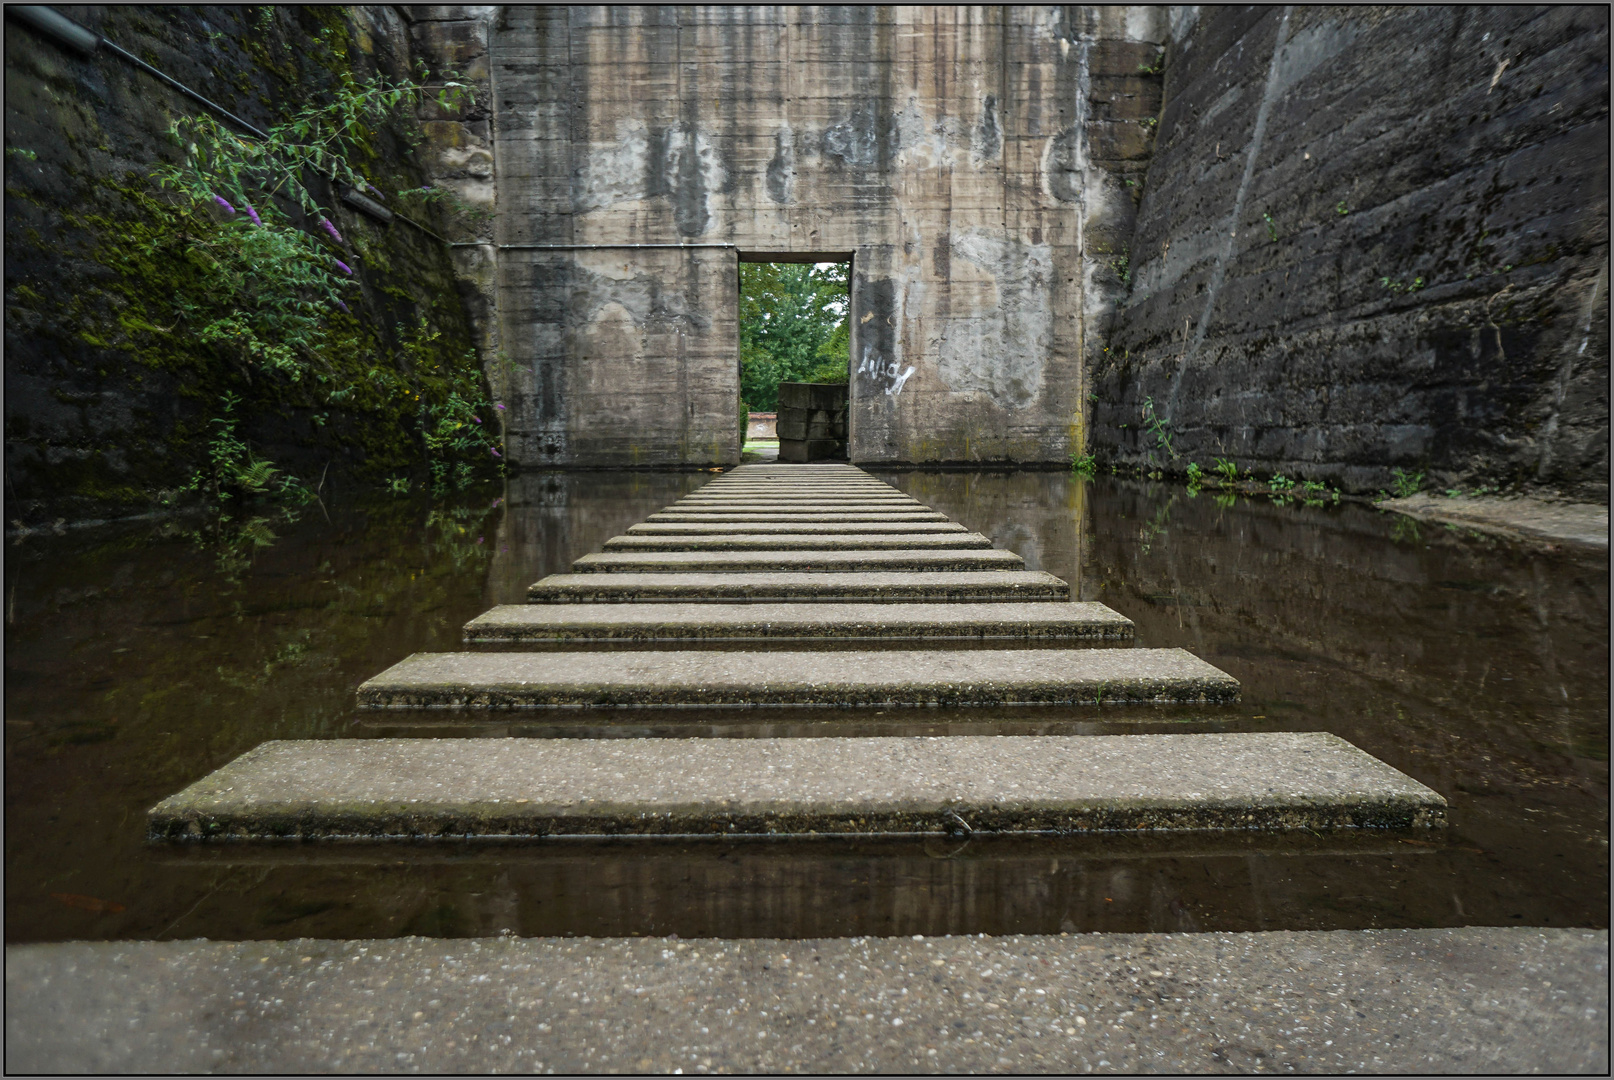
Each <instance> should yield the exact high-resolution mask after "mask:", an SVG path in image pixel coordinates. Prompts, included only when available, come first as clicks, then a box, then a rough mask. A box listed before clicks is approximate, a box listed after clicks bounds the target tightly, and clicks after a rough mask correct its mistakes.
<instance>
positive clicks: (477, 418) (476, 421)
mask: <svg viewBox="0 0 1614 1080" xmlns="http://www.w3.org/2000/svg"><path fill="white" fill-rule="evenodd" d="M481 422H482V418H481V417H480V416H473V417H471V423H473V424H480V423H481Z"/></svg>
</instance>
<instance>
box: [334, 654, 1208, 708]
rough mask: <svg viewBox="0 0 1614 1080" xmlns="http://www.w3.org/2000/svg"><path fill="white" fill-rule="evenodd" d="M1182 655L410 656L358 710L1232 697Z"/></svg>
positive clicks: (364, 694) (365, 687)
mask: <svg viewBox="0 0 1614 1080" xmlns="http://www.w3.org/2000/svg"><path fill="white" fill-rule="evenodd" d="M1238 696H1239V684H1238V680H1236V679H1234V678H1233V677H1232V676H1230V675H1228V674H1227V673H1226V672H1223V671H1221V670H1219V669H1217V668H1215V667H1212V666H1211V665H1210V664H1207V663H1206V662H1205V661H1203V660H1201V659H1199V658H1198V657H1197V656H1194V655H1193V654H1192V653H1190V652H1187V651H1185V650H1183V649H1052V648H1042V649H980V650H966V651H958V650H937V649H900V650H899V649H892V650H883V651H880V652H865V651H858V650H848V651H844V652H840V651H837V652H823V651H810V652H809V651H790V650H768V651H747V652H710V651H702V650H681V651H656V652H493V653H479V652H457V653H415V654H414V655H412V656H410V657H407V658H406V659H404V660H402V661H400V662H399V663H397V664H394V665H393V666H392V667H390V668H388V669H387V670H386V671H383V672H382V673H381V674H379V675H377V676H375V677H374V678H373V679H370V680H368V681H367V682H365V683H363V684H361V685H360V686H359V694H358V697H359V705H360V706H361V707H363V708H373V709H386V708H401V709H415V708H439V709H543V708H556V707H584V708H664V707H675V708H677V707H688V706H701V707H718V708H755V707H762V706H781V705H783V706H833V707H839V708H874V707H880V708H890V707H904V706H905V707H927V706H928V707H944V708H945V707H967V706H995V705H1069V704H1102V703H1105V702H1109V703H1123V702H1141V703H1160V704H1169V703H1185V702H1213V703H1226V702H1233V701H1237V700H1238Z"/></svg>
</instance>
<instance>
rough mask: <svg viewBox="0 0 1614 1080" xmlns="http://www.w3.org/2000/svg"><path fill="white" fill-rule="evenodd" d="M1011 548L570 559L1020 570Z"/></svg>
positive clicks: (707, 566) (803, 568) (666, 564)
mask: <svg viewBox="0 0 1614 1080" xmlns="http://www.w3.org/2000/svg"><path fill="white" fill-rule="evenodd" d="M1025 565H1026V564H1025V560H1024V559H1022V558H1020V556H1018V555H1016V554H1015V553H1014V552H1012V551H1000V550H998V549H997V548H994V547H991V546H990V545H988V546H987V547H984V548H964V549H959V548H941V549H938V550H925V549H922V548H920V549H915V548H906V549H899V550H895V551H882V550H874V549H864V550H859V551H842V550H838V549H834V550H827V551H826V550H812V549H809V550H805V551H804V550H799V549H798V550H785V551H727V550H719V551H644V552H635V551H600V552H594V553H593V554H589V555H584V556H583V557H582V558H580V559H577V560H575V561H574V562H573V563H572V572H573V573H576V574H600V573H606V574H621V573H627V574H635V573H637V574H668V573H696V574H702V573H704V574H712V573H719V572H725V573H726V572H736V573H756V572H759V571H784V572H812V573H844V572H851V571H868V570H883V571H888V572H890V571H939V570H1004V571H1009V570H1023V569H1025Z"/></svg>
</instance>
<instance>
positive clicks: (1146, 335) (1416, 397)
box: [1092, 6, 1609, 501]
mask: <svg viewBox="0 0 1614 1080" xmlns="http://www.w3.org/2000/svg"><path fill="white" fill-rule="evenodd" d="M1173 11H1174V14H1173V15H1172V20H1173V24H1172V27H1171V41H1170V44H1169V47H1168V51H1167V54H1166V59H1165V105H1164V108H1163V111H1162V112H1161V114H1160V120H1159V135H1158V141H1157V143H1156V148H1155V154H1154V158H1153V160H1152V162H1151V163H1150V164H1149V167H1148V173H1147V187H1146V192H1145V194H1144V196H1143V199H1142V203H1141V208H1140V210H1139V213H1138V217H1137V223H1136V231H1135V233H1134V235H1133V236H1132V238H1131V241H1130V251H1129V264H1128V269H1129V271H1130V282H1129V288H1128V290H1127V291H1126V292H1125V294H1124V296H1123V297H1122V303H1121V306H1120V307H1119V308H1118V309H1117V310H1116V311H1115V312H1114V314H1113V317H1112V319H1111V321H1110V325H1109V327H1108V330H1107V334H1106V335H1105V340H1104V342H1103V347H1102V349H1101V350H1100V353H1101V357H1102V358H1101V360H1100V362H1099V363H1098V364H1097V365H1096V366H1095V371H1094V377H1093V386H1092V392H1093V394H1094V396H1095V401H1094V404H1093V410H1094V424H1095V429H1094V443H1095V445H1096V447H1097V448H1098V450H1099V452H1100V456H1101V457H1107V458H1109V459H1111V460H1115V461H1119V462H1124V463H1130V464H1147V463H1150V462H1153V463H1154V464H1156V465H1163V466H1164V467H1166V468H1168V469H1175V470H1178V471H1180V470H1181V469H1182V468H1184V467H1185V465H1186V462H1187V461H1189V460H1196V461H1197V462H1199V463H1200V464H1201V466H1205V465H1207V464H1208V463H1209V460H1210V458H1211V457H1212V456H1225V457H1229V458H1232V459H1234V460H1235V461H1236V462H1237V463H1238V464H1239V465H1240V466H1241V467H1245V468H1253V469H1255V470H1256V471H1257V472H1258V473H1272V472H1282V473H1285V474H1287V475H1289V476H1291V477H1297V476H1298V477H1304V478H1311V479H1319V480H1325V481H1331V482H1334V483H1338V484H1340V485H1342V486H1344V487H1345V488H1347V489H1350V490H1356V491H1372V490H1375V489H1378V488H1385V487H1389V486H1390V484H1391V470H1392V469H1395V468H1400V469H1403V470H1404V471H1406V472H1409V473H1419V472H1421V473H1425V474H1426V478H1425V483H1426V484H1427V485H1429V486H1433V487H1437V488H1445V487H1448V486H1452V485H1463V486H1468V487H1473V486H1479V485H1495V484H1509V483H1514V484H1520V483H1522V484H1526V485H1544V486H1547V487H1550V488H1553V489H1556V490H1558V491H1561V492H1565V493H1570V494H1575V495H1579V496H1581V497H1587V498H1594V499H1598V500H1601V501H1606V500H1607V498H1608V468H1609V465H1608V442H1609V432H1608V380H1609V370H1608V356H1609V345H1608V272H1609V271H1608V266H1609V261H1608V260H1609V254H1608V251H1609V249H1608V184H1609V177H1608V160H1609V130H1608V104H1609V96H1608V95H1609V91H1608V86H1609V84H1608V47H1609V40H1608V11H1607V9H1605V8H1591V7H1522V6H1504V7H1496V6H1451V7H1446V6H1442V7H1399V8H1380V7H1372V8H1368V7H1362V8H1336V7H1305V6H1294V7H1292V8H1284V7H1265V8H1211V7H1205V8H1180V9H1173ZM1146 406H1152V408H1153V411H1154V414H1155V416H1156V417H1157V418H1158V419H1159V420H1160V421H1161V423H1162V424H1163V425H1165V426H1166V432H1167V434H1168V436H1169V437H1170V439H1171V441H1172V444H1173V446H1172V448H1173V450H1175V451H1176V453H1177V454H1178V455H1180V456H1178V457H1173V456H1172V455H1171V454H1169V453H1167V452H1166V451H1165V450H1164V448H1163V447H1162V446H1161V445H1160V440H1159V438H1158V437H1157V436H1156V435H1155V434H1153V433H1152V432H1151V431H1150V430H1149V428H1148V427H1147V426H1146V425H1145V423H1144V413H1145V409H1146Z"/></svg>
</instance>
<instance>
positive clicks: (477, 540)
mask: <svg viewBox="0 0 1614 1080" xmlns="http://www.w3.org/2000/svg"><path fill="white" fill-rule="evenodd" d="M476 542H477V543H478V544H480V543H481V542H482V538H481V537H480V536H478V537H477V538H476Z"/></svg>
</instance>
